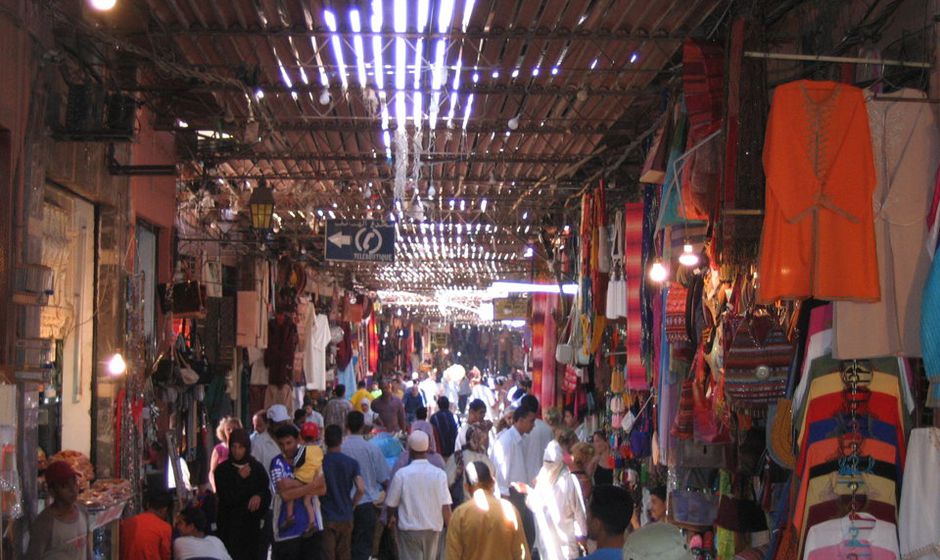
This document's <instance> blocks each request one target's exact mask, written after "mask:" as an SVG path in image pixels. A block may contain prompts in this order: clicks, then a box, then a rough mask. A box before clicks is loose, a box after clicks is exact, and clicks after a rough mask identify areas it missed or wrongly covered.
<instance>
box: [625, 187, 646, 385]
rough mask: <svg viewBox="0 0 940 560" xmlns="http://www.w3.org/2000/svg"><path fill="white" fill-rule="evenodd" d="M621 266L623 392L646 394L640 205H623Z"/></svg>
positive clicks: (641, 206)
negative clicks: (623, 279) (624, 308)
mask: <svg viewBox="0 0 940 560" xmlns="http://www.w3.org/2000/svg"><path fill="white" fill-rule="evenodd" d="M623 223H624V235H623V243H624V251H623V253H624V255H623V261H624V262H623V265H624V271H625V273H626V280H627V341H626V348H627V370H626V379H625V381H626V388H627V389H629V390H632V391H646V390H649V383H647V381H646V368H645V367H643V319H642V304H641V303H640V290H641V288H642V286H643V203H642V202H631V203H628V204H626V205H625V207H624V215H623Z"/></svg>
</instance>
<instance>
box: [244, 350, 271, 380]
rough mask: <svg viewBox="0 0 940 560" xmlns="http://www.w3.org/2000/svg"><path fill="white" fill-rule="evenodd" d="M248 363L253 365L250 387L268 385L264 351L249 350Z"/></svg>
mask: <svg viewBox="0 0 940 560" xmlns="http://www.w3.org/2000/svg"><path fill="white" fill-rule="evenodd" d="M248 363H249V364H251V377H250V378H249V380H248V383H249V384H250V385H267V384H268V375H269V374H268V368H267V366H265V365H264V350H262V349H261V348H253V347H249V348H248Z"/></svg>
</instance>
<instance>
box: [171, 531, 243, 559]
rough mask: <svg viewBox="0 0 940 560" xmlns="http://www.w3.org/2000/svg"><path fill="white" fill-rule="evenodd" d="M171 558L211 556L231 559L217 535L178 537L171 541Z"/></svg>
mask: <svg viewBox="0 0 940 560" xmlns="http://www.w3.org/2000/svg"><path fill="white" fill-rule="evenodd" d="M173 558H175V559H176V560H188V559H189V558H212V559H214V560H232V557H231V556H229V555H228V551H227V550H225V545H224V544H222V541H220V540H219V539H218V537H212V536H209V537H202V538H200V537H179V538H178V539H176V540H175V541H173Z"/></svg>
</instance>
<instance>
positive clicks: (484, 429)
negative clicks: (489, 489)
mask: <svg viewBox="0 0 940 560" xmlns="http://www.w3.org/2000/svg"><path fill="white" fill-rule="evenodd" d="M491 429H493V423H492V422H490V421H489V420H483V421H481V422H477V423H475V424H470V425H469V426H467V436H466V440H467V442H466V443H465V444H464V446H463V449H459V450H457V451H455V452H454V454H453V455H451V456H450V457H449V458H448V459H447V468H446V469H445V470H446V471H447V484H448V486H450V487H451V495H452V496H453V497H454V504H453V507H457V506H458V505H460V504H461V503H463V501H464V500H465V499H466V496H465V495H464V492H463V489H462V488H460V489H456V490H455V485H459V486H462V485H463V474H464V472H466V468H467V465H469V464H470V463H473V462H477V461H479V462H481V463H484V464H486V466H487V468H489V469H490V471H489V472H491V473H495V472H496V467H495V466H493V462H492V461H491V460H490V457H489V455H488V454H487V451H488V450H489V447H490V430H491ZM497 497H499V496H497Z"/></svg>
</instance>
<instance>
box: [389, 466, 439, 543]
mask: <svg viewBox="0 0 940 560" xmlns="http://www.w3.org/2000/svg"><path fill="white" fill-rule="evenodd" d="M450 504H451V498H450V490H449V489H448V488H447V473H445V472H444V471H442V470H441V469H439V468H437V467H435V466H434V465H432V464H431V463H429V462H428V461H427V459H416V460H414V461H412V462H411V464H410V465H408V466H407V467H404V468H402V469H399V471H398V472H397V473H395V477H394V478H392V485H391V486H390V487H389V489H388V496H387V497H386V498H385V505H387V506H388V507H397V508H398V528H399V529H401V530H403V531H441V530H443V529H444V514H443V513H442V511H441V509H442V508H443V507H444V506H445V505H450Z"/></svg>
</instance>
